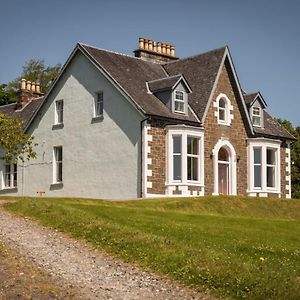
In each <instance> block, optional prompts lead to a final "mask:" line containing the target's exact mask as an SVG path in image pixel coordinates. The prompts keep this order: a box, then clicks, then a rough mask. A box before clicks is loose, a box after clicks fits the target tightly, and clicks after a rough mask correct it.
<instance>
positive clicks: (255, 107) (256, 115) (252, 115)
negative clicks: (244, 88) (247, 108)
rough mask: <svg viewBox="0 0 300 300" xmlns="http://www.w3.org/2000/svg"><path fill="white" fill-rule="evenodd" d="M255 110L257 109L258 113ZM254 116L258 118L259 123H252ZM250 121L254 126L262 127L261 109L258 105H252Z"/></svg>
mask: <svg viewBox="0 0 300 300" xmlns="http://www.w3.org/2000/svg"><path fill="white" fill-rule="evenodd" d="M255 110H257V111H258V114H256V113H255ZM254 118H257V119H258V120H259V124H255V123H254ZM251 121H252V125H253V126H255V127H262V109H261V107H259V106H252V107H251Z"/></svg>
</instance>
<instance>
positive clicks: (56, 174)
mask: <svg viewBox="0 0 300 300" xmlns="http://www.w3.org/2000/svg"><path fill="white" fill-rule="evenodd" d="M62 154H63V152H62V147H61V146H59V147H54V163H53V182H54V183H61V182H62V179H63V177H62V167H63V160H62V159H63V157H62Z"/></svg>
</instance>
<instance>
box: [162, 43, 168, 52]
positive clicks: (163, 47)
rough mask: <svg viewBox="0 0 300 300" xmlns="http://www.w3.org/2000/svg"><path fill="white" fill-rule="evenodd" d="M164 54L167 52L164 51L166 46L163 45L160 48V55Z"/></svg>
mask: <svg viewBox="0 0 300 300" xmlns="http://www.w3.org/2000/svg"><path fill="white" fill-rule="evenodd" d="M166 52H167V51H166V44H164V43H163V44H162V46H161V53H162V54H166Z"/></svg>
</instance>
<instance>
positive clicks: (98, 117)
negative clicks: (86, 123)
mask: <svg viewBox="0 0 300 300" xmlns="http://www.w3.org/2000/svg"><path fill="white" fill-rule="evenodd" d="M103 119H104V117H103V115H102V116H96V117H93V118H92V122H91V123H92V124H93V123H99V122H102V121H103Z"/></svg>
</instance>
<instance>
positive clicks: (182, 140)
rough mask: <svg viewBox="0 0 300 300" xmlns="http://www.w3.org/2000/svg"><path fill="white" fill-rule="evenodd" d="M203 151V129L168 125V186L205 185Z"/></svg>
mask: <svg viewBox="0 0 300 300" xmlns="http://www.w3.org/2000/svg"><path fill="white" fill-rule="evenodd" d="M203 151H204V147H203V131H202V129H200V128H196V127H189V126H184V125H183V126H180V125H169V126H167V153H168V154H167V178H166V179H167V182H166V184H167V186H176V185H177V186H181V187H182V186H186V189H187V187H188V186H193V185H196V186H203V184H204V180H203V172H204V157H203Z"/></svg>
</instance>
